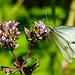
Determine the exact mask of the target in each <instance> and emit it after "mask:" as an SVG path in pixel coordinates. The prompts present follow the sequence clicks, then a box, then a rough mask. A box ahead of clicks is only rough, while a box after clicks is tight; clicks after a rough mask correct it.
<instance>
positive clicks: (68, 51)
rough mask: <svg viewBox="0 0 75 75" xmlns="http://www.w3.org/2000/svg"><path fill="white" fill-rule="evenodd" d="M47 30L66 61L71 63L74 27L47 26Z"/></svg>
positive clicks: (74, 52) (73, 47)
mask: <svg viewBox="0 0 75 75" xmlns="http://www.w3.org/2000/svg"><path fill="white" fill-rule="evenodd" d="M47 29H48V34H49V35H50V36H51V37H52V39H53V40H54V42H55V43H56V45H57V47H58V48H59V50H60V52H61V53H62V55H63V56H64V58H65V59H66V61H68V62H70V63H72V58H75V33H74V31H75V27H70V26H56V27H54V28H53V27H51V26H47Z"/></svg>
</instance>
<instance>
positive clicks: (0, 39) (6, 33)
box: [0, 20, 20, 50]
mask: <svg viewBox="0 0 75 75" xmlns="http://www.w3.org/2000/svg"><path fill="white" fill-rule="evenodd" d="M18 24H19V22H15V21H14V20H13V21H9V22H7V21H5V22H3V23H1V24H0V45H1V47H3V48H4V49H6V50H13V48H14V47H18V44H17V43H16V42H15V41H16V40H17V39H19V37H20V36H19V34H20V32H19V31H18V28H17V27H16V26H17V25H18Z"/></svg>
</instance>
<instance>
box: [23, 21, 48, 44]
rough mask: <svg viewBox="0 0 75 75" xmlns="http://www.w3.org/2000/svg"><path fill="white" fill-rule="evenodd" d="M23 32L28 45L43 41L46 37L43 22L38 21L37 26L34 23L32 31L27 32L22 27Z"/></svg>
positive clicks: (46, 33)
mask: <svg viewBox="0 0 75 75" xmlns="http://www.w3.org/2000/svg"><path fill="white" fill-rule="evenodd" d="M24 32H25V35H26V37H27V40H28V41H29V42H30V44H34V43H36V42H37V41H38V40H45V39H46V38H47V37H48V32H47V29H46V25H45V24H44V23H43V21H42V22H41V21H39V24H38V23H37V22H34V25H33V30H32V31H29V30H28V29H27V28H25V27H24Z"/></svg>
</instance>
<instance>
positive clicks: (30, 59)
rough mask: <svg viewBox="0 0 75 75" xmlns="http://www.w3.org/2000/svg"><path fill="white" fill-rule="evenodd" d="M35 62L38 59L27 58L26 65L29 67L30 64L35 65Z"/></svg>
mask: <svg viewBox="0 0 75 75" xmlns="http://www.w3.org/2000/svg"><path fill="white" fill-rule="evenodd" d="M35 63H37V59H34V58H28V59H27V60H26V66H27V67H28V66H32V65H34V64H35Z"/></svg>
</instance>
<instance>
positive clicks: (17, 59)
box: [11, 50, 21, 68]
mask: <svg viewBox="0 0 75 75" xmlns="http://www.w3.org/2000/svg"><path fill="white" fill-rule="evenodd" d="M11 52H12V54H13V56H14V57H15V60H16V61H17V63H18V65H19V67H20V68H21V65H20V63H19V61H18V59H17V57H16V55H15V54H14V52H13V50H11Z"/></svg>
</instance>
